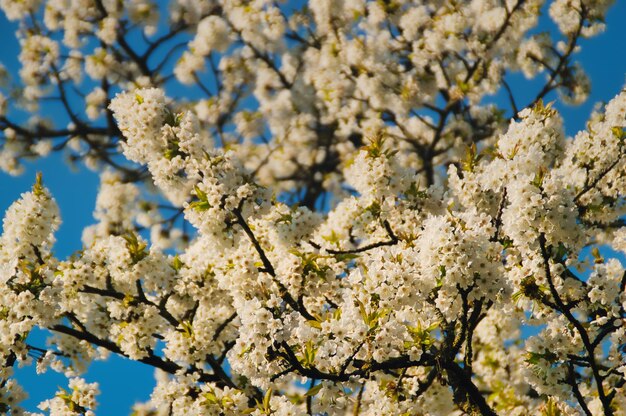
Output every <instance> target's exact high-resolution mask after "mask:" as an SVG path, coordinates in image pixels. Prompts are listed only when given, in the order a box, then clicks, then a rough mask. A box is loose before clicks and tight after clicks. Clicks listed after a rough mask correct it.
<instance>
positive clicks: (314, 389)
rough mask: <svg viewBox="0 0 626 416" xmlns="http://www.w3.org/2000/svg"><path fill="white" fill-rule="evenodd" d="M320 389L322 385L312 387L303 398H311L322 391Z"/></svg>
mask: <svg viewBox="0 0 626 416" xmlns="http://www.w3.org/2000/svg"><path fill="white" fill-rule="evenodd" d="M322 387H324V385H323V384H321V383H320V384H318V385H317V386H313V387H311V388H310V389H309V391H307V392H306V394H305V396H307V397H313V396H315V395H316V394H317V393H319V392H320V390H321V389H322Z"/></svg>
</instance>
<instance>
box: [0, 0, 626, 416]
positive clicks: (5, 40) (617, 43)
mask: <svg viewBox="0 0 626 416" xmlns="http://www.w3.org/2000/svg"><path fill="white" fill-rule="evenodd" d="M624 22H626V1H617V2H616V5H615V6H614V7H613V8H612V10H611V11H610V12H609V15H608V18H607V30H606V32H604V33H603V34H602V35H600V36H597V37H595V38H592V39H589V40H584V41H583V42H582V51H581V52H580V53H579V54H578V55H577V56H576V58H577V60H578V61H580V62H581V63H582V65H583V67H584V69H585V70H586V72H587V73H588V75H589V76H590V78H591V81H592V92H591V96H590V98H589V100H588V101H587V102H585V103H584V104H582V105H580V106H577V107H571V106H564V105H561V104H557V108H558V109H559V110H560V111H561V112H562V115H563V117H564V119H565V125H566V131H567V133H568V134H569V135H573V134H575V132H576V131H578V130H580V129H583V128H584V126H585V123H586V120H587V118H588V116H589V114H590V112H591V110H592V108H593V106H594V104H595V103H596V102H599V101H608V100H610V99H611V98H612V97H613V96H615V95H616V93H617V92H618V91H619V90H620V89H621V87H622V86H623V85H624V83H625V81H626V78H625V73H626V54H625V53H624V42H625V41H626V37H625V36H624V28H623V26H622V25H623V24H624ZM540 29H541V30H552V29H553V28H552V26H551V25H550V24H547V25H546V24H544V25H543V26H541V27H540ZM14 30H15V25H13V24H11V23H10V22H8V21H7V20H6V19H5V17H4V15H3V14H2V13H0V39H1V40H2V49H1V50H0V62H2V63H3V64H4V65H5V66H6V67H7V68H8V69H9V71H10V72H11V73H13V74H14V73H16V70H17V55H18V53H19V45H18V44H17V41H16V40H15V37H14V35H13V32H14ZM540 83H541V80H538V81H536V82H528V81H527V80H525V79H524V78H523V77H522V76H521V75H515V76H513V77H512V88H513V90H514V91H516V93H517V94H518V95H519V97H520V99H519V101H518V102H519V103H524V102H529V101H530V100H531V98H532V97H533V96H534V94H535V93H536V91H537V89H538V85H539V84H540ZM529 85H531V87H530V88H529V87H528V86H529ZM533 86H534V87H533ZM500 98H501V97H497V99H500ZM548 99H549V100H551V99H554V96H549V97H548ZM52 111H54V109H52ZM37 171H42V172H43V175H44V182H45V184H46V185H47V186H48V187H49V188H50V190H51V191H52V193H53V194H54V196H55V197H56V199H57V202H58V204H59V206H60V208H61V214H62V218H63V224H62V225H61V228H60V229H59V231H58V233H57V244H56V248H55V251H56V254H57V256H58V257H60V258H64V257H66V256H67V255H69V254H71V253H72V252H74V251H76V250H78V249H80V248H81V245H80V237H81V233H82V229H83V228H84V227H85V226H86V225H89V224H91V223H93V218H92V211H93V208H94V205H95V198H96V192H97V187H98V177H97V175H96V174H95V173H93V172H91V171H89V170H87V169H86V168H84V167H82V166H79V167H78V169H77V170H75V171H73V170H71V169H70V168H69V167H68V165H67V164H65V163H63V156H62V155H58V154H57V155H53V156H50V157H48V158H45V159H41V160H38V161H37V162H36V163H27V164H26V171H25V173H24V174H23V175H22V176H19V177H10V176H8V175H6V174H5V173H2V172H0V191H1V192H0V212H1V213H3V212H4V211H5V210H6V209H7V208H8V207H9V205H10V204H11V203H12V202H13V201H15V200H16V199H17V198H19V195H20V194H21V193H22V192H25V191H28V190H29V189H30V187H31V185H32V183H33V181H34V177H35V172H37ZM44 340H45V336H44V334H43V333H41V332H38V333H35V334H34V335H33V336H32V342H33V344H35V345H39V346H43V345H44ZM18 375H19V379H20V382H21V383H22V385H23V386H24V387H25V388H26V389H27V391H28V392H29V394H30V396H31V398H30V399H29V400H28V401H27V402H26V406H27V408H28V410H31V411H33V410H35V406H36V404H37V403H39V401H41V400H43V399H45V398H49V397H51V396H52V395H53V394H54V392H55V391H56V389H57V386H65V385H66V382H65V380H64V377H63V376H61V375H58V374H55V373H52V372H49V373H48V374H46V375H44V376H40V377H37V376H36V375H35V373H34V368H24V369H18ZM85 378H86V379H87V380H88V381H90V382H91V381H98V382H99V383H100V388H101V391H102V395H101V396H100V398H99V401H100V406H99V408H98V411H97V413H98V414H99V415H123V414H128V413H129V408H130V406H131V405H132V404H133V403H134V402H136V401H140V400H146V399H147V398H148V396H149V393H150V391H151V389H152V387H153V384H154V382H153V372H152V369H151V368H150V367H148V366H145V365H143V364H140V363H131V362H129V361H128V360H124V359H120V358H115V357H113V358H111V359H110V360H109V361H107V362H96V363H94V364H93V365H92V367H91V368H90V370H89V372H88V374H87V375H86V376H85Z"/></svg>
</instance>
